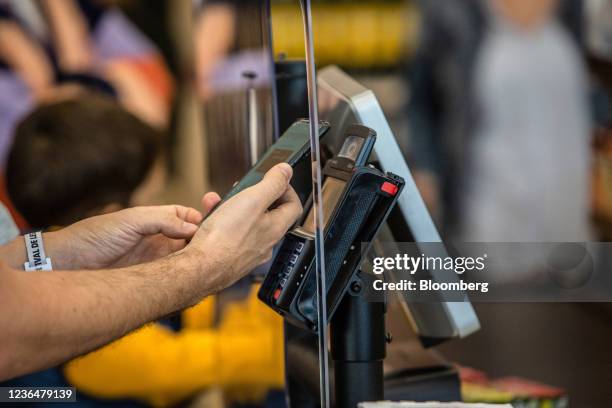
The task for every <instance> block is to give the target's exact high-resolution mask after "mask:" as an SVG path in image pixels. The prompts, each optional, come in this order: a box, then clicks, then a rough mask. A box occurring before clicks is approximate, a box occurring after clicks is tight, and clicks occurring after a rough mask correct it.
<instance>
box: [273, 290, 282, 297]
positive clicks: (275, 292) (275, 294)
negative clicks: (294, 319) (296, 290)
mask: <svg viewBox="0 0 612 408" xmlns="http://www.w3.org/2000/svg"><path fill="white" fill-rule="evenodd" d="M280 295H281V288H278V289H276V290H275V291H274V296H273V297H274V300H278V298H279V297H280Z"/></svg>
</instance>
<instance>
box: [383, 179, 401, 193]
mask: <svg viewBox="0 0 612 408" xmlns="http://www.w3.org/2000/svg"><path fill="white" fill-rule="evenodd" d="M380 189H381V190H382V191H384V192H385V193H387V194H390V195H392V196H394V195H396V194H397V190H399V187H397V186H396V185H395V184H393V183H389V182H388V181H385V182H384V183H383V184H382V186H380Z"/></svg>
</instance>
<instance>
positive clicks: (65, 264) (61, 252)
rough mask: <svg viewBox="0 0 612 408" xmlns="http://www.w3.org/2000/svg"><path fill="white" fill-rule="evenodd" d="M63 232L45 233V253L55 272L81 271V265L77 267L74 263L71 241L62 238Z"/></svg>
mask: <svg viewBox="0 0 612 408" xmlns="http://www.w3.org/2000/svg"><path fill="white" fill-rule="evenodd" d="M62 235H63V233H62V231H61V230H59V231H53V232H45V233H43V235H42V236H43V243H44V245H45V252H46V254H47V256H48V257H49V258H51V262H53V269H55V270H70V269H81V266H80V265H76V264H75V262H74V261H73V256H72V254H71V251H70V246H69V245H70V244H69V243H70V240H69V239H66V237H63V236H62Z"/></svg>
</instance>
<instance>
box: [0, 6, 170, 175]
mask: <svg viewBox="0 0 612 408" xmlns="http://www.w3.org/2000/svg"><path fill="white" fill-rule="evenodd" d="M107 4H108V5H107ZM110 4H112V2H109V1H94V0H59V1H57V0H41V1H29V0H25V1H24V0H0V119H1V121H0V126H1V127H0V167H1V168H3V167H4V162H5V158H6V150H7V149H8V146H10V138H11V135H12V134H13V132H12V131H13V127H14V125H15V123H16V122H17V121H18V120H19V118H20V117H22V116H23V115H25V114H26V113H27V112H28V111H29V110H30V109H32V107H33V106H35V105H36V104H37V103H39V102H41V101H45V100H54V99H58V98H59V99H61V98H63V97H66V96H70V95H72V94H73V93H74V91H75V89H78V88H82V87H85V88H89V89H96V90H98V91H103V92H105V93H107V94H110V95H113V96H116V97H117V98H118V100H119V101H120V102H121V104H122V105H123V106H125V107H126V108H127V109H128V110H130V111H131V112H133V113H134V114H136V115H137V116H139V117H140V118H141V119H143V120H144V121H146V122H147V123H149V124H151V125H153V126H156V127H159V128H163V127H164V126H165V125H166V124H167V122H168V116H169V110H170V100H171V97H172V83H171V80H170V76H169V74H168V71H167V69H166V65H165V63H164V62H163V60H162V59H161V56H160V54H159V52H158V51H157V49H156V48H155V47H154V46H153V44H152V43H151V42H150V41H149V40H148V39H147V38H146V37H145V36H144V35H143V34H142V33H141V32H140V31H139V30H138V29H137V28H136V27H135V26H134V25H133V24H132V23H131V22H130V21H129V20H128V19H127V18H126V17H125V16H124V15H123V14H122V12H121V11H120V10H119V9H118V8H117V7H113V6H111V5H110Z"/></svg>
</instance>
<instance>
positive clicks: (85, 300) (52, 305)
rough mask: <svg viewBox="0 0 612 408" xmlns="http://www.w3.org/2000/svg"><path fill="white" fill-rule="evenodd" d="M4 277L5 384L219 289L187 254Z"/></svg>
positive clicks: (0, 370) (0, 317)
mask: <svg viewBox="0 0 612 408" xmlns="http://www.w3.org/2000/svg"><path fill="white" fill-rule="evenodd" d="M3 269H4V270H1V271H0V310H2V313H0V332H1V333H2V336H0V380H2V379H7V378H10V377H14V376H17V375H20V374H23V373H26V372H31V371H33V370H37V369H42V368H46V367H51V366H53V365H56V364H59V363H61V362H63V361H66V360H67V359H69V358H71V357H74V356H77V355H80V354H83V353H86V352H88V351H91V350H93V349H95V348H97V347H99V346H101V345H103V344H106V343H108V342H110V341H112V340H114V339H116V338H118V337H121V336H122V335H124V334H126V333H128V332H129V331H131V330H133V329H135V328H137V327H139V326H141V325H142V324H144V323H146V322H148V321H151V320H155V319H157V318H160V317H162V316H164V315H167V314H169V313H173V312H175V311H177V310H180V309H182V308H184V307H187V306H190V305H192V304H194V303H196V302H197V301H199V300H200V299H201V298H202V297H204V296H206V295H208V294H209V293H211V291H212V290H214V289H215V282H214V276H215V275H216V274H215V273H214V272H212V271H210V272H212V273H207V267H206V266H203V262H202V261H201V260H195V259H193V255H189V254H187V253H185V252H179V253H177V254H174V255H171V256H169V257H166V258H164V259H161V260H159V261H156V262H152V263H148V264H142V265H136V266H131V267H127V268H122V269H114V270H101V271H86V272H81V271H72V272H61V271H54V272H21V271H14V270H9V269H8V268H3ZM202 280H205V281H204V282H203V281H202ZM199 288H209V290H205V291H202V290H200V289H199ZM32 299H36V301H35V302H32Z"/></svg>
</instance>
